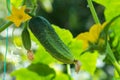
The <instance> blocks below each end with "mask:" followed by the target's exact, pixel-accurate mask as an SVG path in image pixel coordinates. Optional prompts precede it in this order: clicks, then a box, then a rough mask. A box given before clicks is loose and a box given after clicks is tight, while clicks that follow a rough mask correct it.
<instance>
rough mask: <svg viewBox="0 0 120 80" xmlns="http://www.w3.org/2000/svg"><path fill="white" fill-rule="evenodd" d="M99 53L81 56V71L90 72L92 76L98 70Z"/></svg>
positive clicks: (88, 53)
mask: <svg viewBox="0 0 120 80" xmlns="http://www.w3.org/2000/svg"><path fill="white" fill-rule="evenodd" d="M97 58H98V53H97V51H95V52H94V53H90V52H87V53H84V54H83V55H81V56H80V58H79V60H80V62H81V63H82V66H81V69H82V70H85V71H88V72H89V73H90V74H91V75H93V74H94V71H95V70H96V63H97Z"/></svg>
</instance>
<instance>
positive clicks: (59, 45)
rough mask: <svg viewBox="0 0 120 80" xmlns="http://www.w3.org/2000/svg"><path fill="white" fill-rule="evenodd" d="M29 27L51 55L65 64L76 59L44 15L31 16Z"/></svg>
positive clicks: (71, 62)
mask: <svg viewBox="0 0 120 80" xmlns="http://www.w3.org/2000/svg"><path fill="white" fill-rule="evenodd" d="M29 28H30V30H31V32H32V33H33V34H34V36H35V37H36V38H37V39H38V40H39V42H40V43H41V44H42V45H43V47H44V48H45V49H46V51H47V52H48V53H50V55H51V56H53V57H54V58H56V59H57V60H59V61H61V62H63V63H65V64H73V63H74V61H76V60H75V59H74V57H73V55H72V53H71V51H70V49H69V48H68V47H67V46H66V45H65V44H64V43H63V41H62V40H61V39H60V38H59V36H58V35H57V33H56V32H55V30H54V29H53V27H52V26H51V24H50V23H49V22H48V21H47V20H46V19H45V18H44V17H42V16H37V17H33V18H31V19H30V21H29Z"/></svg>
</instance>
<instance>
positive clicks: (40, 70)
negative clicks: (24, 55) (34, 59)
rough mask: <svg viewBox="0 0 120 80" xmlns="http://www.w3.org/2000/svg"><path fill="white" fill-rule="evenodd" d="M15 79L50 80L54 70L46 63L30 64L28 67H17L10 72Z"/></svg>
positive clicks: (53, 75) (53, 76)
mask: <svg viewBox="0 0 120 80" xmlns="http://www.w3.org/2000/svg"><path fill="white" fill-rule="evenodd" d="M11 75H12V76H15V77H16V79H17V80H52V79H53V78H55V76H56V74H55V71H54V70H53V69H52V68H50V67H49V66H48V65H46V64H42V63H37V64H31V65H30V66H29V67H28V69H24V68H22V69H19V70H16V71H14V72H12V74H11Z"/></svg>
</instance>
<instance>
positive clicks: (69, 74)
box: [67, 64, 72, 80]
mask: <svg viewBox="0 0 120 80" xmlns="http://www.w3.org/2000/svg"><path fill="white" fill-rule="evenodd" d="M67 74H68V76H69V80H72V78H71V70H70V64H67Z"/></svg>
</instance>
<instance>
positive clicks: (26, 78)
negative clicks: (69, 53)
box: [11, 68, 41, 80]
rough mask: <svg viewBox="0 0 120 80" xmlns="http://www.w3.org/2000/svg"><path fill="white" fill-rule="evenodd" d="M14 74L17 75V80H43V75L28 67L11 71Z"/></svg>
mask: <svg viewBox="0 0 120 80" xmlns="http://www.w3.org/2000/svg"><path fill="white" fill-rule="evenodd" d="M11 75H12V76H15V77H16V80H41V77H40V76H39V75H38V74H37V73H35V72H31V71H29V70H28V69H25V68H21V69H19V70H16V71H14V72H12V73H11Z"/></svg>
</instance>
